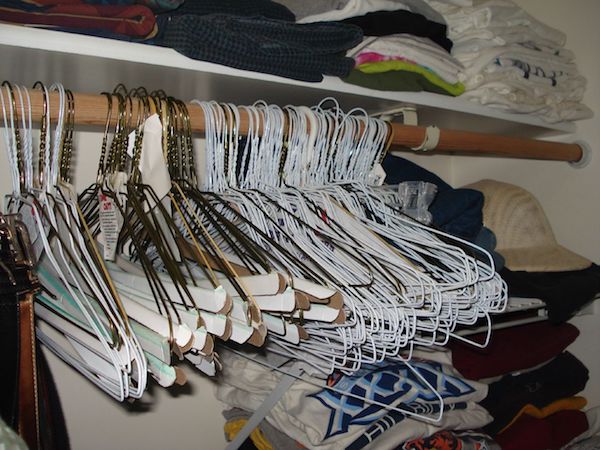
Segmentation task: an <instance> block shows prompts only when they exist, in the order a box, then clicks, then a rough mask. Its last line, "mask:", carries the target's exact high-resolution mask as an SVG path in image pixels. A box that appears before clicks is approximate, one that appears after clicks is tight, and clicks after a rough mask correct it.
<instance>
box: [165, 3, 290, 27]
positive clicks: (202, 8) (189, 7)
mask: <svg viewBox="0 0 600 450" xmlns="http://www.w3.org/2000/svg"><path fill="white" fill-rule="evenodd" d="M189 14H191V15H194V16H205V15H208V14H231V15H233V16H248V17H258V16H260V17H266V18H267V19H274V20H283V21H286V22H294V21H295V20H296V17H295V16H294V13H293V12H291V11H290V10H289V9H288V8H286V7H285V6H284V5H281V4H280V2H274V1H272V0H252V1H251V2H249V1H245V0H201V1H189V0H188V1H185V2H183V4H182V5H181V6H180V7H179V8H177V9H175V10H173V11H170V12H169V13H167V15H168V16H176V15H177V16H181V15H189Z"/></svg>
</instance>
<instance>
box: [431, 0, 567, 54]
mask: <svg viewBox="0 0 600 450" xmlns="http://www.w3.org/2000/svg"><path fill="white" fill-rule="evenodd" d="M426 1H427V3H428V4H429V5H430V6H431V7H432V8H434V9H435V10H436V11H438V12H440V13H441V14H442V15H443V16H444V19H445V20H446V22H447V24H448V31H449V35H450V38H451V39H453V40H454V39H457V38H460V36H461V35H462V34H463V33H465V31H467V30H470V29H488V28H489V27H492V26H505V27H514V26H525V27H528V28H529V29H531V30H532V32H534V33H535V35H536V36H540V37H541V38H543V39H545V40H547V41H550V42H552V43H553V44H554V45H555V46H558V47H562V46H564V45H565V42H566V40H567V38H566V36H565V34H564V33H562V32H561V31H559V30H557V29H555V28H552V27H550V26H548V25H546V24H545V23H542V22H540V21H539V20H537V19H536V18H534V17H533V16H531V15H530V14H529V13H527V12H526V11H525V10H524V9H523V8H521V7H519V6H517V5H516V4H515V3H514V2H513V1H511V0H487V1H477V2H476V3H475V4H466V5H465V4H464V3H463V4H461V5H456V4H454V5H453V4H451V3H449V2H445V1H440V0H426Z"/></svg>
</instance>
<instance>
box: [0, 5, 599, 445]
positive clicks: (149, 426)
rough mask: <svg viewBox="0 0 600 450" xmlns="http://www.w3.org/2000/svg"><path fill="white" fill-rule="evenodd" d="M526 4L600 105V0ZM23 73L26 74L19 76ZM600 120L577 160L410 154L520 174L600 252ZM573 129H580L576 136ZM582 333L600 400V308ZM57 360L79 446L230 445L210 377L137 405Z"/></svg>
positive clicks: (85, 165)
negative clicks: (573, 57) (587, 152)
mask: <svg viewBox="0 0 600 450" xmlns="http://www.w3.org/2000/svg"><path fill="white" fill-rule="evenodd" d="M519 3H521V4H522V5H523V6H524V7H526V8H527V9H528V10H530V11H531V12H532V13H534V14H536V15H537V16H539V17H540V18H541V19H542V20H544V21H546V22H548V23H549V24H551V25H554V26H556V27H557V28H559V29H562V30H564V31H565V32H566V33H567V35H568V46H569V47H570V48H571V49H573V50H574V51H575V53H576V54H577V56H578V64H579V67H580V70H581V71H582V73H583V74H584V75H585V76H587V78H588V80H589V83H590V87H589V89H588V94H587V97H586V102H587V104H588V105H589V106H591V107H592V108H593V109H595V110H596V111H597V113H598V114H600V89H599V80H600V59H599V58H598V53H597V45H598V44H599V43H600V29H599V28H598V27H597V21H598V19H600V2H598V1H597V0H572V1H569V2H567V1H564V0H519ZM14 81H17V82H18V80H14ZM597 124H598V120H597V119H594V120H591V121H587V122H583V123H581V124H580V125H579V132H578V133H577V137H579V138H581V139H585V140H587V141H588V142H590V144H592V146H593V147H594V150H595V155H594V158H595V159H594V160H593V161H592V164H591V165H590V166H589V167H587V168H585V169H582V170H575V169H572V168H571V167H569V166H568V165H566V164H564V163H553V162H548V163H542V162H537V161H534V162H528V161H520V160H508V159H489V158H486V159H478V158H465V157H440V156H434V157H431V156H427V157H414V158H413V157H411V159H416V160H417V161H418V162H419V163H421V164H424V165H425V166H427V167H428V168H430V169H431V170H433V171H435V172H436V173H438V174H439V175H440V176H441V177H442V178H444V179H446V180H447V181H450V182H451V183H452V184H453V185H455V186H460V185H463V184H466V183H469V182H472V181H476V180H479V179H481V178H485V177H491V178H496V179H499V180H504V181H508V182H512V183H515V184H519V185H521V186H523V187H525V188H526V189H528V190H530V191H531V192H533V193H534V195H536V196H537V197H538V198H539V200H540V201H541V202H542V204H543V206H544V208H545V210H546V212H547V215H548V217H549V219H550V221H551V223H552V225H553V227H554V230H555V233H556V235H557V237H558V239H559V241H560V242H561V243H563V244H564V245H566V246H567V247H570V248H572V249H573V250H575V251H577V252H579V253H581V254H583V255H585V256H587V257H588V258H590V259H593V260H595V261H598V262H600V239H598V236H599V235H600V212H599V209H598V202H597V193H598V192H600V177H599V176H598V175H597V174H598V173H599V169H600V157H598V154H597V153H598V152H597V149H596V148H595V147H596V143H598V142H600V127H599V126H598V125H597ZM568 138H569V139H571V138H572V137H568ZM78 139H80V141H79V145H78V146H77V148H78V149H79V150H80V155H84V154H85V159H83V156H82V157H81V158H80V159H79V160H78V165H77V185H78V187H79V188H81V187H83V186H84V185H85V184H86V183H87V182H88V180H91V179H92V177H93V175H94V173H95V165H96V162H97V157H96V156H93V152H90V150H91V149H98V148H99V142H100V141H99V136H98V135H93V134H83V135H79V137H78ZM9 190H10V184H9V180H8V171H7V163H6V160H5V155H4V151H1V152H0V192H3V193H4V192H8V191H9ZM574 322H575V323H576V324H577V325H578V326H579V327H580V329H581V332H582V336H581V337H580V338H579V340H578V341H577V343H576V344H575V345H574V346H573V348H572V350H573V351H574V352H575V353H576V354H577V355H578V356H579V357H580V358H582V359H583V361H584V362H585V363H586V364H587V365H588V367H590V369H591V380H590V383H589V385H588V389H587V390H586V395H587V397H588V399H589V400H590V404H592V405H598V404H600V358H598V357H597V345H598V343H599V342H600V323H599V315H598V314H597V315H594V316H586V317H582V318H578V319H577V320H575V321H574ZM50 359H51V360H50V363H51V367H52V369H53V372H54V374H55V377H56V379H57V383H58V389H59V392H60V394H61V397H62V400H63V406H64V409H65V413H66V417H67V425H68V428H69V432H70V435H71V440H72V447H73V449H76V450H77V449H86V450H88V449H89V450H93V449H104V448H115V449H123V450H127V449H137V448H144V449H146V450H152V449H163V448H169V447H170V448H176V449H178V450H186V449H219V448H223V447H224V446H225V441H224V439H223V419H222V418H221V415H220V411H221V407H220V405H219V404H218V402H216V400H215V399H214V396H213V395H212V388H213V387H212V385H211V383H210V382H208V381H207V380H206V378H205V377H202V376H199V375H195V374H194V372H193V370H192V369H191V367H189V366H186V371H187V372H188V373H189V374H190V381H189V388H188V390H182V391H181V392H179V393H178V394H175V393H174V391H173V390H171V391H165V390H163V389H161V388H159V387H156V386H155V387H154V388H153V389H152V391H151V393H149V395H147V396H146V398H145V399H144V400H145V401H146V402H149V411H148V412H143V413H142V412H134V411H130V410H129V409H128V408H127V407H125V406H122V405H118V404H116V403H115V402H114V401H112V400H110V399H109V398H108V397H107V396H105V395H103V394H102V393H100V392H99V391H98V390H97V389H96V388H94V387H93V386H91V385H90V384H89V383H88V382H87V381H86V380H84V379H83V378H82V377H81V376H79V375H78V374H77V373H75V372H74V371H73V370H71V369H70V368H68V367H67V366H65V365H64V364H63V363H62V362H61V361H59V360H57V359H56V358H54V357H51V358H50Z"/></svg>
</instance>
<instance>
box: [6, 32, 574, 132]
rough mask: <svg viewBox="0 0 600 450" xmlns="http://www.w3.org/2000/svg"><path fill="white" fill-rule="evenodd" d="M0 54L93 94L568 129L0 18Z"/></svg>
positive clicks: (475, 127)
mask: <svg viewBox="0 0 600 450" xmlns="http://www.w3.org/2000/svg"><path fill="white" fill-rule="evenodd" d="M0 56H1V57H2V61H3V63H2V65H1V67H0V78H1V79H2V80H13V81H15V82H19V83H20V84H26V85H29V86H31V85H32V84H33V83H34V82H35V81H37V80H41V81H43V82H45V83H52V82H54V81H60V82H62V83H63V84H64V85H65V86H66V87H68V88H69V89H72V90H73V91H78V92H87V93H99V92H101V91H110V90H112V88H113V87H114V86H116V85H117V84H118V83H123V84H125V85H126V86H127V87H137V86H141V85H143V86H145V87H146V88H147V89H148V90H153V89H159V88H160V89H163V90H165V91H166V92H167V93H169V94H170V95H173V96H176V97H178V98H181V99H182V100H186V101H187V100H190V99H192V98H198V99H202V100H216V101H220V102H233V103H236V104H249V103H252V102H254V101H256V100H258V99H263V100H265V101H267V102H269V103H275V104H279V105H285V104H304V105H308V104H315V103H318V102H319V101H320V100H321V99H322V98H324V97H328V96H332V97H335V98H336V99H337V100H338V101H339V102H340V105H341V106H342V108H344V109H345V110H348V109H350V108H353V107H362V108H365V109H366V110H367V111H368V112H376V111H383V110H389V109H391V108H396V107H399V106H402V105H411V106H415V107H416V108H417V111H418V113H419V120H420V122H421V123H422V124H424V125H437V126H439V127H442V128H449V129H457V130H458V129H461V130H465V131H477V132H484V133H494V134H504V135H508V136H520V137H532V138H533V137H542V136H547V135H551V134H559V133H572V132H574V131H575V125H574V124H573V123H558V124H549V123H546V122H545V121H543V120H541V119H539V118H537V117H533V116H529V115H524V114H509V113H505V112H503V111H499V110H494V109H491V108H487V107H483V106H480V105H477V104H475V103H472V102H469V101H468V100H463V99H460V98H453V97H448V96H444V95H439V94H432V93H426V92H420V93H414V92H384V91H376V90H372V89H366V88H362V87H359V86H354V85H350V84H347V83H344V82H342V81H341V80H340V79H338V78H334V77H326V78H325V80H324V81H322V82H320V83H306V82H302V81H296V80H291V79H288V78H282V77H278V76H274V75H268V74H262V73H257V72H249V71H245V70H237V69H233V68H230V67H227V66H222V65H218V64H212V63H208V62H204V61H196V60H193V59H190V58H188V57H186V56H183V55H181V54H179V53H177V52H176V51H175V50H172V49H168V48H163V47H156V46H151V45H146V44H138V43H131V42H124V41H116V40H111V39H105V38H98V37H93V36H84V35H78V34H71V33H64V32H58V31H50V30H43V29H34V28H28V27H22V26H16V25H5V24H0Z"/></svg>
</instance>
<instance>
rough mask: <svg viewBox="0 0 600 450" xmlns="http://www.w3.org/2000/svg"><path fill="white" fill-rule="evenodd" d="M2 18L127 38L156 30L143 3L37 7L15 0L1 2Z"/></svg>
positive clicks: (28, 23)
mask: <svg viewBox="0 0 600 450" xmlns="http://www.w3.org/2000/svg"><path fill="white" fill-rule="evenodd" d="M23 5H25V6H23ZM21 6H23V7H21ZM0 17H1V18H2V21H3V22H9V23H18V24H24V25H29V26H35V27H38V28H49V29H53V30H55V29H66V30H70V31H83V32H84V33H89V34H96V33H98V34H100V35H103V34H104V33H108V34H109V35H110V36H111V37H119V36H123V37H125V38H126V39H129V38H136V39H149V38H152V37H153V36H154V35H155V34H156V32H157V27H156V20H155V16H154V13H153V12H152V10H150V8H148V7H146V6H144V5H124V6H123V5H88V4H83V3H75V4H71V3H64V4H56V5H52V6H45V7H34V6H32V5H29V4H26V3H25V2H20V1H19V2H16V1H12V2H10V6H6V4H5V3H4V2H2V3H0Z"/></svg>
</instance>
